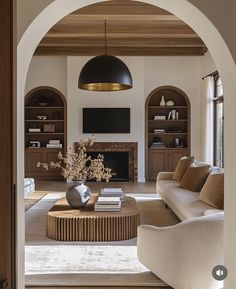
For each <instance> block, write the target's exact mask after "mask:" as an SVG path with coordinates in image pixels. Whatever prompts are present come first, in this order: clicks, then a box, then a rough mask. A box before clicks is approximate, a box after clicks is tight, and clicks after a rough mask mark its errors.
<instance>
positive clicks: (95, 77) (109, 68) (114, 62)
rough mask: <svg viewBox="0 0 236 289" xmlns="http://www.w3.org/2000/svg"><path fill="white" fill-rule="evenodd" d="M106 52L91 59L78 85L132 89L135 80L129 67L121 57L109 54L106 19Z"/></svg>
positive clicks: (82, 86) (102, 89)
mask: <svg viewBox="0 0 236 289" xmlns="http://www.w3.org/2000/svg"><path fill="white" fill-rule="evenodd" d="M104 26H105V27H104V30H105V31H104V32H105V33H104V34H105V43H104V44H105V54H104V55H99V56H96V57H94V58H92V59H90V60H89V61H88V62H87V63H86V64H85V65H84V67H83V68H82V70H81V72H80V75H79V83H78V87H79V88H80V89H85V90H93V91H117V90H126V89H130V88H132V86H133V80H132V76H131V73H130V71H129V68H128V67H127V65H126V64H125V63H124V62H123V61H121V60H120V59H119V58H117V57H115V56H112V55H107V33H106V20H105V25H104Z"/></svg>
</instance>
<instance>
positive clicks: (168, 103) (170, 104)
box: [166, 100, 175, 106]
mask: <svg viewBox="0 0 236 289" xmlns="http://www.w3.org/2000/svg"><path fill="white" fill-rule="evenodd" d="M166 105H167V106H173V105H175V103H174V102H173V101H172V100H168V101H167V102H166Z"/></svg>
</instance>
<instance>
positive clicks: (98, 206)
mask: <svg viewBox="0 0 236 289" xmlns="http://www.w3.org/2000/svg"><path fill="white" fill-rule="evenodd" d="M120 209H121V200H120V197H99V198H98V200H97V202H96V203H95V205H94V211H95V212H119V211H120Z"/></svg>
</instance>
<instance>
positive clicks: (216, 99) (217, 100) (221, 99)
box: [213, 73, 224, 168]
mask: <svg viewBox="0 0 236 289" xmlns="http://www.w3.org/2000/svg"><path fill="white" fill-rule="evenodd" d="M213 77H214V97H213V164H214V166H217V128H218V126H217V105H218V104H219V103H223V117H222V165H221V167H222V168H224V94H222V95H219V96H218V95H217V82H218V80H219V78H220V75H219V73H216V74H215V75H214V76H213Z"/></svg>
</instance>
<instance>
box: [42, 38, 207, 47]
mask: <svg viewBox="0 0 236 289" xmlns="http://www.w3.org/2000/svg"><path fill="white" fill-rule="evenodd" d="M93 45H94V46H102V47H104V38H100V37H93V38H87V37H80V38H77V37H76V38H72V37H70V38H68V37H67V38H64V37H62V38H56V39H55V38H44V39H43V40H42V42H41V43H40V44H39V46H41V47H42V46H44V47H47V46H65V47H66V46H79V47H80V46H93ZM107 45H108V47H111V46H117V47H122V46H130V47H131V46H132V47H139V46H147V47H152V46H154V47H162V46H164V47H166V46H169V47H179V46H182V47H192V46H195V47H204V46H205V45H204V43H203V42H202V40H201V39H199V38H193V39H192V38H177V39H173V38H169V37H168V38H140V37H139V38H128V37H125V38H124V37H122V38H118V37H117V38H109V39H108V41H107Z"/></svg>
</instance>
